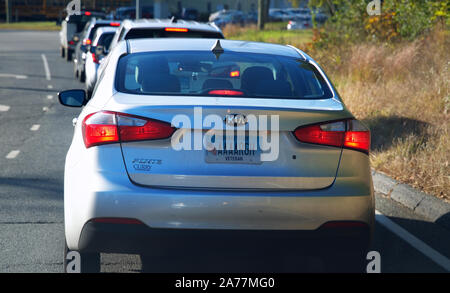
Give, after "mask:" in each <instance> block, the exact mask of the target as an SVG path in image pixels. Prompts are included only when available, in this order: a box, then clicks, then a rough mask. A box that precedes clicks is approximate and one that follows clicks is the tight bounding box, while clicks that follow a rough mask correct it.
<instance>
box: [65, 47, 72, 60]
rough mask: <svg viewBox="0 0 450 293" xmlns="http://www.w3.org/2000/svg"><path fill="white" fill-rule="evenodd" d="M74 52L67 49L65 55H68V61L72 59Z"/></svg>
mask: <svg viewBox="0 0 450 293" xmlns="http://www.w3.org/2000/svg"><path fill="white" fill-rule="evenodd" d="M72 53H73V52H72V51H71V50H69V49H66V52H65V55H66V60H67V62H70V61H72Z"/></svg>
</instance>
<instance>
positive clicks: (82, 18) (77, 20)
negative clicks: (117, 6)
mask: <svg viewBox="0 0 450 293" xmlns="http://www.w3.org/2000/svg"><path fill="white" fill-rule="evenodd" d="M102 16H103V15H100V14H98V15H97V14H90V15H85V14H82V15H75V14H74V15H71V16H69V19H68V23H74V24H76V25H77V33H79V32H81V31H82V30H83V28H84V26H85V25H86V23H87V22H88V21H89V20H91V19H92V18H93V17H102Z"/></svg>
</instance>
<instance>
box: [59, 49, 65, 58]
mask: <svg viewBox="0 0 450 293" xmlns="http://www.w3.org/2000/svg"><path fill="white" fill-rule="evenodd" d="M60 51H61V58H65V57H66V50H65V49H64V48H63V47H61V49H60Z"/></svg>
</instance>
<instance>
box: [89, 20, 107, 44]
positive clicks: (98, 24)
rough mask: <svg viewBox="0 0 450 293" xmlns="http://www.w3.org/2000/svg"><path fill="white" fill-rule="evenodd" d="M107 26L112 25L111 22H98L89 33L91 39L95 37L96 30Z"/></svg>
mask: <svg viewBox="0 0 450 293" xmlns="http://www.w3.org/2000/svg"><path fill="white" fill-rule="evenodd" d="M105 26H111V25H110V24H109V23H96V24H95V25H94V27H93V28H92V30H91V32H90V33H89V39H90V40H92V39H93V37H94V34H95V32H96V31H97V29H98V28H99V27H105Z"/></svg>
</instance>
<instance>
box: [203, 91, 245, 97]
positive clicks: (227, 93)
mask: <svg viewBox="0 0 450 293" xmlns="http://www.w3.org/2000/svg"><path fill="white" fill-rule="evenodd" d="M208 94H210V95H220V96H242V95H243V94H244V93H243V92H241V91H235V90H212V91H209V92H208Z"/></svg>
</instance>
